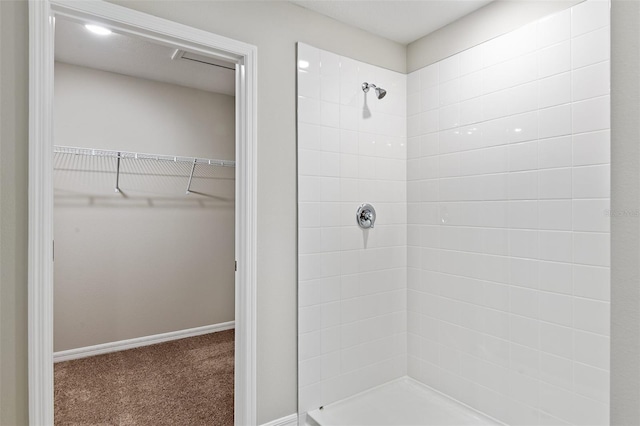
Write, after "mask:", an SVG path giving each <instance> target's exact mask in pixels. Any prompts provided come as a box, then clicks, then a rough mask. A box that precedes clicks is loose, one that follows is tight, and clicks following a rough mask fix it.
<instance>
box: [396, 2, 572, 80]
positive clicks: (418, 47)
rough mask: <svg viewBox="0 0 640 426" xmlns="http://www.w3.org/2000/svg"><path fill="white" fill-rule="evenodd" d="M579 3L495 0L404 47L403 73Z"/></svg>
mask: <svg viewBox="0 0 640 426" xmlns="http://www.w3.org/2000/svg"><path fill="white" fill-rule="evenodd" d="M581 1H583V0H549V1H539V0H538V1H536V0H519V1H513V0H496V1H493V2H491V3H489V4H488V5H486V6H484V7H483V8H481V9H478V10H477V11H476V12H474V13H471V14H469V15H467V16H464V17H462V18H461V19H458V20H457V21H455V22H452V23H451V24H449V25H447V26H444V27H442V28H440V29H439V30H437V31H434V32H432V33H431V34H429V35H427V36H425V37H423V38H421V39H419V40H416V41H414V42H413V43H410V44H409V45H408V46H407V72H413V71H415V70H418V69H420V68H423V67H425V66H427V65H431V64H433V63H434V62H438V61H440V60H442V59H444V58H447V57H449V56H451V55H454V54H456V53H458V52H461V51H463V50H465V49H469V48H470V47H473V46H475V45H478V44H480V43H483V42H485V41H487V40H491V39H492V38H495V37H497V36H499V35H502V34H506V33H508V32H509V31H512V30H515V29H517V28H520V27H522V26H524V25H526V24H528V23H530V22H533V21H535V20H537V19H539V18H542V17H544V16H547V15H551V14H552V13H554V12H557V11H560V10H564V9H566V8H569V7H571V6H572V5H574V4H576V3H580V2H581Z"/></svg>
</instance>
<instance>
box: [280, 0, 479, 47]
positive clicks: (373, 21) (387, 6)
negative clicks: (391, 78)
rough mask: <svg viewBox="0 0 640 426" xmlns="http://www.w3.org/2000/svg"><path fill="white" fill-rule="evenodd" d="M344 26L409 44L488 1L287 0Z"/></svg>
mask: <svg viewBox="0 0 640 426" xmlns="http://www.w3.org/2000/svg"><path fill="white" fill-rule="evenodd" d="M289 1H290V2H291V3H295V4H297V5H299V6H302V7H304V8H307V9H311V10H314V11H316V12H318V13H321V14H323V15H326V16H329V17H331V18H334V19H336V20H338V21H341V22H344V23H345V24H348V25H351V26H354V27H357V28H361V29H363V30H365V31H368V32H370V33H373V34H377V35H379V36H381V37H384V38H387V39H389V40H393V41H396V42H398V43H401V44H409V43H411V42H413V41H415V40H417V39H419V38H421V37H424V36H425V35H427V34H429V33H431V32H433V31H435V30H437V29H438V28H441V27H444V26H445V25H447V24H449V23H451V22H453V21H455V20H457V19H459V18H461V17H463V16H465V15H467V14H469V13H471V12H473V11H475V10H477V9H479V8H481V7H482V6H485V5H486V4H488V3H490V2H491V0H289Z"/></svg>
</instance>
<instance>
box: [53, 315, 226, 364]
mask: <svg viewBox="0 0 640 426" xmlns="http://www.w3.org/2000/svg"><path fill="white" fill-rule="evenodd" d="M232 328H235V321H229V322H222V323H220V324H213V325H205V326H202V327H195V328H188V329H186V330H178V331H171V332H169V333H161V334H154V335H152V336H144V337H136V338H134V339H127V340H119V341H117V342H109V343H102V344H100V345H94V346H85V347H83V348H76V349H69V350H66V351H60V352H54V353H53V362H61V361H70V360H72V359H80V358H86V357H89V356H94V355H102V354H108V353H110V352H118V351H124V350H126V349H133V348H139V347H141V346H149V345H155V344H156V343H162V342H169V341H171V340H178V339H184V338H185V337H194V336H200V335H203V334H209V333H215V332H216V331H224V330H230V329H232Z"/></svg>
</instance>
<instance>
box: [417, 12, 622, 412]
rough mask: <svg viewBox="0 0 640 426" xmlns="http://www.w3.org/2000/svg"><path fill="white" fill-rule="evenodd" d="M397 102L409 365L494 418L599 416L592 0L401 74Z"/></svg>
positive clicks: (600, 173)
mask: <svg viewBox="0 0 640 426" xmlns="http://www.w3.org/2000/svg"><path fill="white" fill-rule="evenodd" d="M407 99H408V109H407V113H408V117H407V136H408V147H407V153H408V154H407V160H408V163H407V164H408V166H407V201H408V204H407V205H408V214H407V219H408V224H407V229H408V235H409V238H408V240H407V245H408V247H407V253H408V257H407V261H408V271H407V279H408V290H407V296H408V303H407V321H408V323H407V327H408V328H407V331H408V341H407V345H408V346H407V347H408V372H409V375H410V376H412V377H414V378H416V379H418V380H421V381H423V382H425V383H426V384H428V385H430V386H433V387H435V388H436V389H439V390H441V391H443V392H445V393H449V394H450V395H452V396H454V397H456V398H458V399H461V400H462V402H465V403H467V404H469V405H470V406H472V407H474V408H477V409H479V410H481V411H485V412H486V413H487V414H490V415H492V416H494V417H496V418H498V419H499V420H501V421H504V422H505V423H508V424H536V425H537V424H574V425H586V424H589V425H598V424H608V410H609V408H608V404H609V396H608V395H609V385H608V381H609V315H610V314H609V218H608V216H607V214H606V212H607V211H608V209H609V196H610V194H609V186H610V185H609V159H610V155H609V151H610V149H609V5H608V2H606V1H598V0H588V1H586V2H584V3H581V4H579V5H577V6H574V7H573V8H571V9H568V10H566V11H563V12H561V13H557V14H555V15H553V16H550V17H548V18H546V19H543V20H541V21H538V22H536V23H533V24H531V25H528V26H526V27H524V28H522V29H520V30H518V31H515V32H513V33H510V34H506V35H504V36H502V37H498V38H497V39H494V40H491V41H490V42H487V43H484V44H482V45H480V46H476V47H474V48H472V49H469V50H468V51H465V52H462V53H460V54H458V55H455V56H453V57H451V58H448V59H446V60H444V61H442V62H440V63H436V64H433V65H431V66H428V67H426V68H423V69H422V70H419V71H416V72H414V73H411V74H410V75H409V77H408V96H407ZM418 100H419V101H418ZM426 141H430V142H429V145H427V143H426ZM425 168H429V170H425Z"/></svg>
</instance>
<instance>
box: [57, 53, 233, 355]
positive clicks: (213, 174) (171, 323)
mask: <svg viewBox="0 0 640 426" xmlns="http://www.w3.org/2000/svg"><path fill="white" fill-rule="evenodd" d="M55 79H56V80H55V90H56V93H55V120H54V127H55V129H54V136H55V142H54V143H55V144H56V145H65V146H77V147H86V148H100V149H121V150H125V151H135V152H143V153H154V154H169V155H182V156H197V157H205V158H218V159H225V160H234V159H235V158H234V154H235V136H234V135H235V123H234V117H235V112H234V111H235V101H234V97H232V96H227V95H221V94H215V93H210V92H205V91H201V90H196V89H191V88H186V87H181V86H176V85H171V84H165V83H160V82H155V81H149V80H144V79H139V78H134V77H129V76H124V75H119V74H113V73H109V72H103V71H98V70H93V69H89V68H83V67H78V66H73V65H68V64H64V63H57V64H56V69H55ZM152 163H153V162H151V163H149V162H146V163H136V164H134V163H133V160H129V162H128V163H126V164H123V166H124V171H128V172H133V173H134V174H126V173H125V174H122V175H121V180H120V186H121V188H122V191H123V194H124V195H123V194H117V193H115V191H114V184H115V170H114V169H113V167H112V166H113V164H115V163H114V162H113V161H105V160H96V159H91V158H89V157H81V156H66V158H63V159H61V158H56V164H57V165H58V166H60V167H61V168H63V169H64V170H57V171H56V172H55V183H54V185H55V193H56V198H55V215H54V221H55V223H54V226H55V256H56V258H55V272H54V274H55V294H54V297H55V312H54V332H55V336H54V350H55V351H61V350H67V349H73V348H79V347H84V346H89V345H95V344H100V343H106V342H113V341H118V340H124V339H131V338H135V337H142V336H148V335H152V334H158V333H164V332H170V331H177V330H183V329H187V328H192V327H198V326H204V325H210V324H217V323H222V322H226V321H232V320H233V319H234V240H235V238H234V204H235V200H234V193H235V191H234V188H235V182H234V169H233V168H229V169H225V170H219V169H215V170H214V169H208V170H204V169H202V170H201V173H202V175H203V176H204V175H206V176H207V177H208V179H195V180H194V184H193V188H194V189H195V190H197V191H198V192H200V193H202V194H206V196H204V195H198V194H190V195H186V194H185V189H186V186H187V178H186V177H172V176H171V175H177V174H181V173H184V174H185V175H186V176H188V173H189V171H190V166H189V165H183V166H182V167H180V166H175V165H174V166H173V167H172V165H171V164H170V165H169V166H168V167H167V166H164V165H162V164H160V163H156V164H152ZM199 167H200V166H199ZM203 168H206V166H203ZM78 169H82V170H85V171H81V172H79V171H74V170H78ZM137 172H144V176H140V175H139V174H137Z"/></svg>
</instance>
